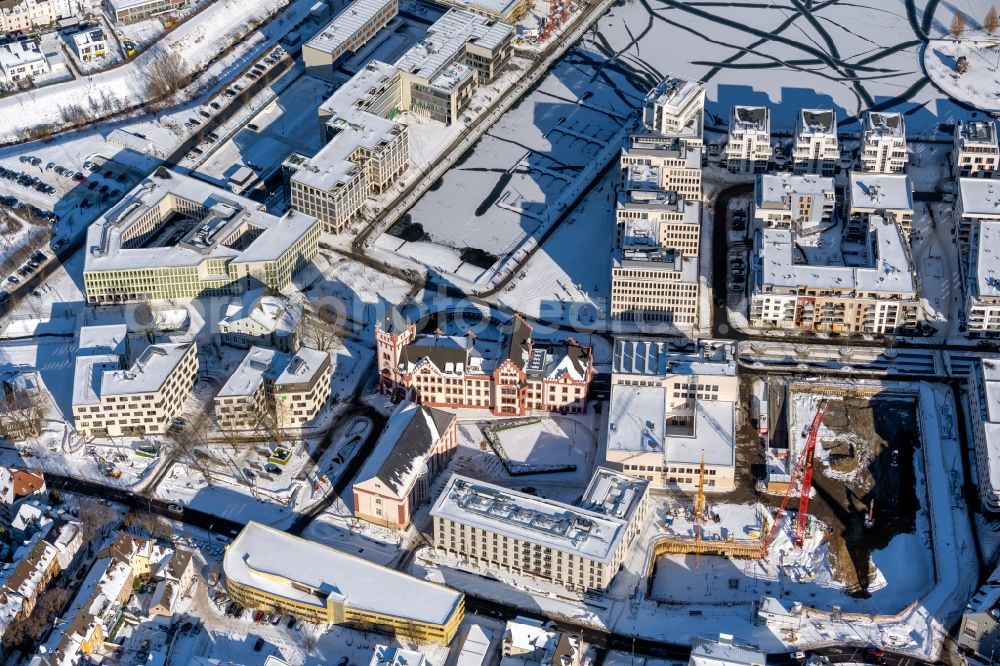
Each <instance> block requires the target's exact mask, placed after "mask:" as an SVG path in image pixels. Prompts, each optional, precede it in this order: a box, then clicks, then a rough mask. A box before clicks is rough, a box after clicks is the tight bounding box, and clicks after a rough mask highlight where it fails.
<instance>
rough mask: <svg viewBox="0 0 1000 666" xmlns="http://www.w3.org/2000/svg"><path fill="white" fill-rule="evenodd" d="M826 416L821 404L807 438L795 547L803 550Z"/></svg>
mask: <svg viewBox="0 0 1000 666" xmlns="http://www.w3.org/2000/svg"><path fill="white" fill-rule="evenodd" d="M824 416H826V403H825V402H821V403H820V404H819V409H818V410H817V411H816V416H814V417H813V422H812V425H811V426H810V427H809V436H808V437H807V438H806V450H805V451H804V453H805V455H806V460H805V469H804V471H803V472H802V487H801V489H800V490H799V519H798V524H797V525H796V526H795V547H796V548H801V547H802V542H803V541H805V537H806V519H807V518H808V516H809V492H810V490H812V482H813V456H815V454H816V436H817V435H819V427H820V425H822V424H823V417H824Z"/></svg>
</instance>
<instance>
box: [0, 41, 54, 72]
mask: <svg viewBox="0 0 1000 666" xmlns="http://www.w3.org/2000/svg"><path fill="white" fill-rule="evenodd" d="M46 62H47V61H46V60H45V55H44V54H43V53H42V52H41V50H39V48H38V42H36V41H32V40H22V41H19V42H9V43H7V44H0V69H2V70H3V71H4V72H8V71H9V70H11V69H13V68H15V67H21V66H23V65H32V64H41V63H46Z"/></svg>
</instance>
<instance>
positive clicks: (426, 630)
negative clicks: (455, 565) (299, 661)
mask: <svg viewBox="0 0 1000 666" xmlns="http://www.w3.org/2000/svg"><path fill="white" fill-rule="evenodd" d="M222 569H223V573H224V575H225V581H226V589H227V591H228V592H229V596H230V597H232V599H233V600H234V601H236V602H238V603H239V604H241V605H243V606H244V607H246V608H258V609H261V610H268V611H275V612H278V613H283V614H287V615H292V616H293V617H296V618H299V619H301V620H303V621H305V622H311V623H313V624H346V625H351V626H353V627H356V628H358V629H362V630H365V631H371V630H375V631H380V632H385V633H390V634H398V635H400V636H405V637H406V640H412V641H415V642H417V643H439V644H442V645H448V644H449V643H451V641H452V639H453V638H454V637H455V632H456V631H458V625H459V624H460V623H461V622H462V617H463V616H464V614H465V598H464V596H463V595H462V594H461V593H460V592H456V591H454V590H451V589H449V588H447V587H444V586H443V585H438V584H436V583H429V582H427V581H423V580H420V579H419V578H413V577H412V576H407V575H406V574H402V573H399V572H398V571H394V570H392V569H388V568H386V567H382V566H379V565H377V564H374V563H372V562H369V561H368V560H363V559H361V558H359V557H355V556H354V555H348V554H347V553H344V552H341V551H339V550H335V549H333V548H330V547H328V546H324V545H321V544H319V543H316V542H314V541H307V540H305V539H302V538H299V537H296V536H292V535H291V534H288V533H287V532H282V531H280V530H276V529H274V528H272V527H268V526H266V525H262V524H260V523H257V522H253V521H250V522H248V523H247V524H246V527H244V528H243V531H242V532H240V534H239V536H237V537H236V538H235V539H234V540H233V542H232V543H231V544H229V545H228V546H226V554H225V556H224V557H223V560H222Z"/></svg>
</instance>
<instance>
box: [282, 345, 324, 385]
mask: <svg viewBox="0 0 1000 666" xmlns="http://www.w3.org/2000/svg"><path fill="white" fill-rule="evenodd" d="M329 359H330V352H325V351H320V350H319V349H311V348H309V347H301V348H300V349H299V350H298V351H297V352H295V354H293V355H292V357H291V358H290V359H288V363H287V364H286V365H285V367H284V369H283V370H282V371H281V374H280V375H278V378H277V379H275V380H274V385H275V387H276V388H277V387H280V386H284V385H288V384H302V383H306V382H311V381H313V379H314V378H315V377H316V374H317V373H318V372H319V371H320V369H321V368H322V367H323V365H324V364H325V363H326V362H327V361H328V360H329Z"/></svg>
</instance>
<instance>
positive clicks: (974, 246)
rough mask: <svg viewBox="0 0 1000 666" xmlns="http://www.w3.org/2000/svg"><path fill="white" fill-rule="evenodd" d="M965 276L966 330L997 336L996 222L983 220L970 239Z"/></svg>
mask: <svg viewBox="0 0 1000 666" xmlns="http://www.w3.org/2000/svg"><path fill="white" fill-rule="evenodd" d="M968 253H969V262H968V268H967V269H966V275H965V314H966V330H967V331H968V332H969V333H970V334H971V335H976V336H979V335H982V336H989V337H995V336H997V335H1000V220H984V221H982V222H980V223H979V225H978V230H977V233H976V234H974V235H973V236H972V242H971V245H970V247H969V252H968Z"/></svg>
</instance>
